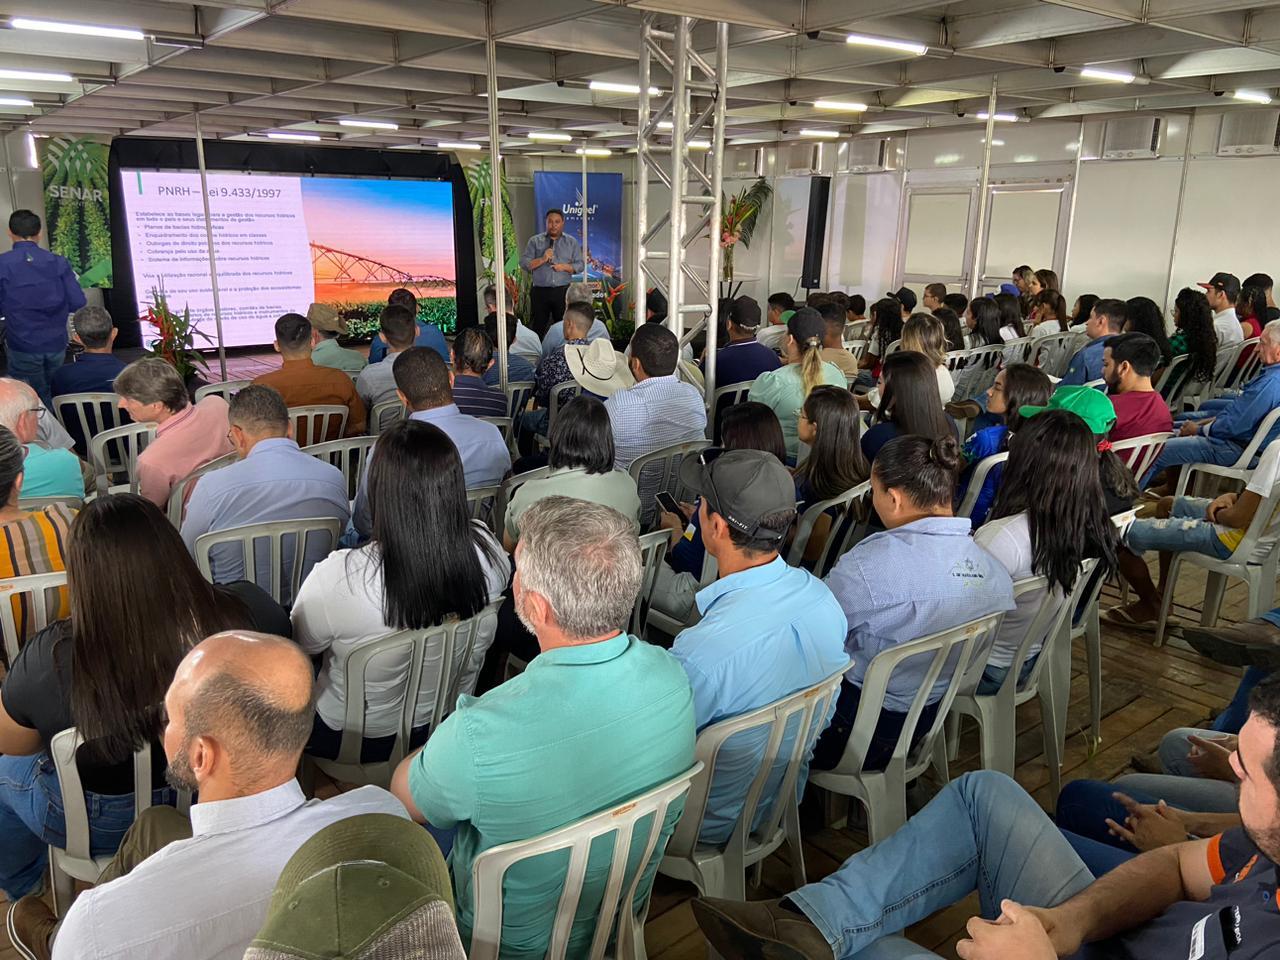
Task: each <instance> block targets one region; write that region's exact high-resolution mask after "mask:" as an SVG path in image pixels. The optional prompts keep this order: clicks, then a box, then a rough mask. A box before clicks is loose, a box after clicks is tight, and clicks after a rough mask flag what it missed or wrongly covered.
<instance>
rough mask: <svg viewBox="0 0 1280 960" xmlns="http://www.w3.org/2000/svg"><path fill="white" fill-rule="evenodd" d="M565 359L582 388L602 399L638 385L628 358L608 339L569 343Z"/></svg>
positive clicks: (565, 350) (566, 346) (566, 345)
mask: <svg viewBox="0 0 1280 960" xmlns="http://www.w3.org/2000/svg"><path fill="white" fill-rule="evenodd" d="M564 359H565V363H566V364H568V367H569V372H570V373H571V374H573V379H574V380H575V381H576V382H577V384H578V386H580V387H582V389H583V390H585V391H586V392H587V393H592V394H595V395H596V396H597V397H599V398H600V399H602V400H603V399H606V398H608V397H612V396H613V395H614V394H615V393H617V392H618V391H619V390H628V389H630V388H631V387H634V386H635V384H636V378H635V377H634V376H632V375H631V371H630V370H629V369H628V367H627V358H626V357H624V356H623V355H622V354H620V353H618V351H616V350H614V349H613V344H612V343H610V342H609V340H608V339H603V340H592V341H591V342H590V343H567V344H565V347H564Z"/></svg>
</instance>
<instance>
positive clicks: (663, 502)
mask: <svg viewBox="0 0 1280 960" xmlns="http://www.w3.org/2000/svg"><path fill="white" fill-rule="evenodd" d="M654 499H655V500H657V501H658V506H660V507H661V508H662V509H663V510H665V511H667V513H674V514H675V515H676V516H677V517H680V518H682V519H683V518H684V512H683V511H682V510H681V509H680V504H679V503H678V502H677V501H676V498H675V497H673V496H672V495H671V494H669V493H667V491H665V490H660V491H658V495H657V496H656V497H655V498H654Z"/></svg>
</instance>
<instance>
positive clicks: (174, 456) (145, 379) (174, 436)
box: [114, 357, 233, 508]
mask: <svg viewBox="0 0 1280 960" xmlns="http://www.w3.org/2000/svg"><path fill="white" fill-rule="evenodd" d="M114 386H115V391H116V395H117V396H119V397H120V409H121V410H123V411H124V412H125V413H127V414H129V416H130V417H131V418H132V419H133V422H134V423H154V424H155V425H156V435H155V437H154V439H152V441H151V442H150V443H148V444H147V446H146V448H145V449H144V450H143V451H142V452H141V453H139V454H138V492H139V493H140V494H142V495H143V496H144V497H146V498H147V499H148V500H150V501H151V502H152V503H154V504H155V505H156V506H158V507H161V508H163V507H164V506H165V504H166V503H167V502H168V500H169V491H170V490H172V489H173V485H174V484H175V483H177V482H178V481H179V480H181V479H182V478H183V477H185V476H186V475H187V474H189V473H190V472H191V471H192V470H194V469H195V468H196V467H201V466H204V465H205V464H206V463H208V462H209V461H210V460H216V459H218V457H221V456H223V455H225V454H228V453H230V452H231V451H232V449H233V448H232V446H231V441H230V440H228V439H227V433H228V431H229V429H230V424H229V422H228V420H227V409H228V408H227V401H226V400H224V399H223V398H222V397H220V396H218V395H217V394H216V393H211V394H209V395H208V396H207V397H204V398H203V399H202V400H201V401H200V402H199V403H192V402H191V398H190V397H189V396H188V394H187V388H186V385H185V384H183V382H182V378H181V377H180V376H178V371H177V370H175V369H174V368H173V365H172V364H169V363H166V362H165V361H164V360H161V359H160V358H159V357H143V358H142V359H141V360H135V361H133V363H131V364H129V365H128V366H127V367H125V368H124V369H123V370H122V371H120V376H118V377H116V380H115V384H114Z"/></svg>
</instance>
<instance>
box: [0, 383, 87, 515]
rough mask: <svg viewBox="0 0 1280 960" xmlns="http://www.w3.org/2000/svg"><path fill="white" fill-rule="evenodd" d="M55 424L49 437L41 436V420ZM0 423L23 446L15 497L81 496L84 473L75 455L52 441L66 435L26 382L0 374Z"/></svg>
mask: <svg viewBox="0 0 1280 960" xmlns="http://www.w3.org/2000/svg"><path fill="white" fill-rule="evenodd" d="M45 422H47V423H48V424H49V425H50V426H51V427H58V429H57V431H56V432H53V431H50V432H48V436H49V438H50V439H49V441H43V438H42V437H41V424H42V423H45ZM0 425H3V426H5V427H8V428H9V429H10V430H12V431H13V435H14V436H15V437H17V438H18V440H19V441H21V442H22V444H23V446H24V447H25V448H26V451H27V456H26V459H25V460H24V461H23V465H22V490H21V491H20V492H19V494H18V496H19V497H83V496H84V474H83V473H82V472H81V470H80V460H79V458H78V457H77V456H76V455H75V454H74V453H72V452H71V451H70V450H68V449H64V448H63V447H62V446H57V445H55V444H56V441H57V440H58V439H60V438H66V439H67V441H68V442H67V443H66V444H65V446H67V447H69V446H70V445H71V444H70V442H69V441H70V438H69V437H67V436H66V431H64V430H62V429H61V427H60V426H58V421H56V420H54V419H53V417H52V415H47V408H46V407H45V406H44V405H43V404H42V403H41V402H40V398H39V397H38V396H37V395H36V392H35V390H34V389H33V388H32V387H31V385H30V384H28V383H24V382H23V381H21V380H15V379H13V378H12V377H0Z"/></svg>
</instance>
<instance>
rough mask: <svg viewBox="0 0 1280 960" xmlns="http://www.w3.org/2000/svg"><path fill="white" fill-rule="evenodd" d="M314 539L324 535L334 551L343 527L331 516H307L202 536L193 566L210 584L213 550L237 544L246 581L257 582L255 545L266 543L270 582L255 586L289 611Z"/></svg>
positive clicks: (305, 569)
mask: <svg viewBox="0 0 1280 960" xmlns="http://www.w3.org/2000/svg"><path fill="white" fill-rule="evenodd" d="M288 536H292V537H293V550H292V551H291V553H292V556H291V558H287V557H286V556H285V549H284V538H285V537H288ZM313 536H327V537H328V538H329V544H330V546H329V550H330V551H333V550H336V549H337V547H338V538H339V537H340V536H342V524H341V523H339V522H338V521H337V520H336V519H334V518H333V517H308V518H304V519H301V520H273V521H270V522H269V523H248V524H245V525H244V526H242V527H230V528H228V529H226V530H215V531H213V532H212V533H204V534H201V535H200V536H199V537H197V538H196V546H195V551H194V552H195V555H196V564H197V566H199V567H200V572H201V573H202V574H204V578H205V579H206V580H208V581H210V582H212V581H213V570H212V567H211V565H210V559H209V558H210V554H211V552H212V551H213V548H214V547H216V546H219V545H221V544H224V543H225V544H239V546H240V552H241V556H242V557H243V559H244V576H245V579H246V580H252V581H254V582H255V583H258V566H257V560H256V557H257V544H258V543H259V542H260V541H263V540H265V541H266V542H267V548H268V559H267V572H268V576H269V583H268V585H267V586H265V587H264V586H263V584H261V583H258V586H259V587H263V589H266V590H267V592H268V593H270V594H271V599H273V600H275V602H276V603H278V604H280V605H281V606H282V607H285V608H286V609H288V608H289V607H290V606H292V605H293V600H294V598H295V597H296V596H297V595H298V587H299V586H300V585H301V583H302V581H303V580H304V579H306V575H307V573H309V572H310V568H309V567H304V565H305V563H306V548H307V542H308V539H309V538H310V537H313ZM286 559H291V562H290V564H289V571H290V575H289V592H288V594H287V595H286V594H284V593H283V592H282V586H283V584H282V581H283V580H284V565H285V560H286Z"/></svg>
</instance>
